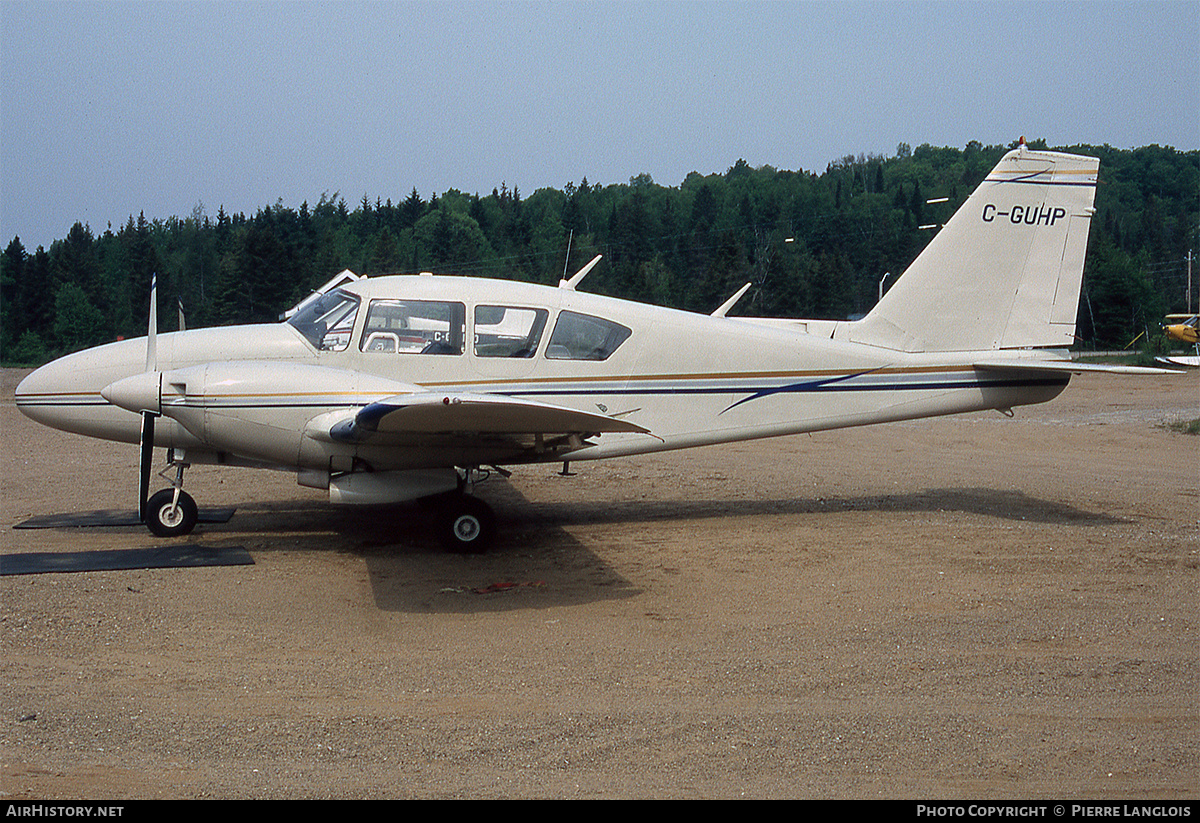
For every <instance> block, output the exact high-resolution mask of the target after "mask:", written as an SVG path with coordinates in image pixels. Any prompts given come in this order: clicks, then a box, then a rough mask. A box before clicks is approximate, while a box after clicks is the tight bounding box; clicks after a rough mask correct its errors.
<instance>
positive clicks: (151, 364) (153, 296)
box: [146, 272, 158, 371]
mask: <svg viewBox="0 0 1200 823" xmlns="http://www.w3.org/2000/svg"><path fill="white" fill-rule="evenodd" d="M157 365H158V274H157V272H156V273H155V274H152V275H150V328H149V329H148V330H147V332H146V371H157V369H156V366H157Z"/></svg>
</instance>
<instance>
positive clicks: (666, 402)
mask: <svg viewBox="0 0 1200 823" xmlns="http://www.w3.org/2000/svg"><path fill="white" fill-rule="evenodd" d="M1098 167H1099V162H1098V160H1096V159H1095V158H1091V157H1082V156H1076V155H1070V154H1061V153H1052V152H1035V151H1030V150H1028V149H1026V148H1025V146H1024V144H1022V145H1021V147H1020V148H1019V149H1016V150H1014V151H1011V152H1009V153H1008V154H1007V155H1005V157H1004V158H1003V159H1002V160H1001V161H1000V162H999V164H998V165H997V166H996V167H995V169H993V170H992V172H991V173H990V174H989V175H988V176H987V178H986V179H985V180H984V181H983V182H982V183H981V184H980V186H979V187H978V188H977V189H976V190H975V192H974V193H973V194H972V195H971V196H970V197H969V198H968V199H967V201H966V202H965V203H964V204H963V206H962V207H961V208H960V209H959V210H958V211H957V213H956V214H955V215H954V216H953V218H952V219H951V220H950V221H949V222H948V223H947V224H946V225H945V227H944V228H943V229H942V230H941V231H940V232H939V233H938V235H937V236H936V237H935V238H934V239H933V240H932V241H931V242H930V243H929V245H928V247H927V248H926V249H925V250H924V251H923V252H922V253H921V254H920V256H919V257H918V258H917V259H916V260H915V261H914V262H913V263H912V265H911V266H910V267H909V268H908V270H907V271H906V272H905V273H904V275H903V276H902V277H900V278H899V279H898V280H897V281H896V283H895V285H894V286H893V287H892V288H891V289H890V290H889V291H888V292H887V293H886V294H885V295H884V296H883V298H882V299H881V300H880V301H879V303H878V304H877V305H876V306H875V308H874V309H873V310H872V311H871V312H870V313H869V314H867V315H866V316H865V317H864V318H862V319H861V320H856V321H824V320H781V319H770V320H768V319H750V318H731V317H726V316H725V313H726V312H727V311H728V309H729V308H730V306H731V304H732V302H733V301H732V300H731V301H730V302H727V303H726V304H725V305H724V306H722V307H721V308H720V309H718V310H717V311H716V312H714V313H713V314H712V315H700V314H694V313H690V312H684V311H678V310H673V309H667V308H661V307H656V306H649V305H644V304H639V303H633V302H629V301H624V300H618V299H613V298H609V297H602V296H597V295H592V294H587V293H584V292H580V291H578V290H577V289H576V286H577V284H578V283H579V281H580V280H581V279H582V277H583V276H584V275H585V274H586V273H587V270H588V269H589V268H590V267H591V266H592V265H594V264H595V263H596V261H595V260H593V261H592V263H591V264H589V266H588V267H586V268H585V269H584V270H583V271H581V272H579V273H578V274H577V275H576V276H575V277H573V278H571V279H570V280H566V281H563V282H562V283H560V284H559V286H558V287H557V288H555V287H553V286H541V285H532V284H528V283H518V282H510V281H497V280H487V279H482V278H467V277H440V276H423V275H405V276H389V277H377V278H357V277H356V276H354V275H351V274H349V273H344V275H343V276H341V277H340V278H339V279H337V280H338V282H340V283H341V285H338V286H336V287H333V288H330V289H329V290H327V291H325V292H324V293H322V294H320V295H316V296H314V297H311V298H309V299H308V300H307V301H305V303H302V304H301V305H300V306H299V307H297V310H296V311H294V313H290V316H289V317H288V319H287V320H286V321H285V322H283V323H279V324H268V325H255V326H241V327H233V328H206V329H195V330H189V331H186V332H175V333H164V334H161V335H159V334H156V332H155V329H154V319H153V318H154V314H155V313H154V312H153V311H152V312H151V329H150V334H149V335H148V336H147V337H146V338H142V339H138V340H127V341H122V342H117V343H111V344H108V345H104V346H99V347H97V348H94V349H90V350H87V351H83V352H79V353H77V354H72V355H68V356H66V357H63V358H61V359H59V360H56V361H54V362H52V363H50V364H48V365H46V366H43V367H42V368H40V369H38V370H36V371H35V372H33V373H32V374H31V375H29V376H28V377H27V378H26V379H25V380H24V381H23V382H22V383H21V384H20V386H19V387H18V388H17V392H16V401H17V405H18V407H19V408H20V409H21V411H22V412H24V413H25V414H26V415H28V416H29V417H31V418H33V419H34V420H37V421H39V422H41V423H44V424H46V425H48V426H52V427H55V428H58V429H62V430H65V431H69V432H76V433H79V434H83V435H86V436H89V437H98V438H105V439H109V440H118V441H124V442H130V443H139V442H140V443H141V455H142V460H141V482H140V490H139V501H140V504H141V505H140V513H141V515H142V519H143V520H144V521H145V522H146V523H147V524H148V525H149V527H150V529H151V530H152V531H153V532H154V533H155V534H159V535H166V536H171V535H181V534H186V533H188V532H190V531H191V530H192V528H193V526H194V525H195V523H196V518H197V508H196V504H195V502H194V501H193V500H192V498H191V497H190V496H189V495H188V494H187V493H186V492H184V491H183V489H182V486H183V472H184V469H185V468H186V467H187V466H188V465H191V464H196V463H217V464H224V465H229V466H254V467H269V468H279V469H286V470H289V471H295V472H296V473H297V478H298V482H299V483H300V484H301V485H304V486H311V487H315V488H320V489H326V490H328V494H329V499H330V500H331V501H333V502H335V503H362V504H372V503H396V502H402V501H409V500H415V499H419V498H430V497H438V498H439V499H441V500H442V501H443V502H444V504H445V507H444V508H445V511H446V512H447V516H446V518H445V525H444V530H445V531H444V533H445V536H446V539H447V540H448V542H449V543H450V545H451V546H453V547H456V548H458V549H460V550H476V549H478V548H481V547H482V546H484V545H485V544H486V543H487V541H488V539H489V538H490V536H491V533H492V531H493V528H494V526H493V517H492V514H491V512H490V510H489V509H488V508H487V506H486V505H485V504H483V503H482V502H481V501H479V500H478V499H477V498H475V497H473V496H471V495H470V494H468V493H467V492H468V491H469V490H470V487H471V485H472V481H473V479H474V478H475V476H476V474H475V472H476V470H478V469H480V468H482V467H497V468H499V467H505V466H514V465H518V464H530V463H552V462H553V463H565V462H566V461H581V460H596V459H600V458H608V457H619V456H624V455H635V454H643V453H646V452H653V451H660V450H666V449H682V448H687V447H692V446H707V445H712V444H717V443H727V442H731V441H738V440H747V439H751V438H762V437H773V436H778V435H788V434H797V433H801V432H813V431H819V430H823V429H835V428H841V427H847V426H863V425H868V424H872V423H886V422H890V421H896V420H908V419H914V418H921V417H930V416H934V415H945V414H956V413H961V412H970V411H978V410H982V409H999V410H1001V411H1004V412H1008V411H1009V410H1011V409H1012V407H1014V406H1019V405H1024V404H1029V403H1041V402H1045V401H1047V400H1050V399H1051V398H1053V397H1055V396H1056V395H1058V394H1059V392H1061V391H1062V390H1063V389H1064V388H1065V387H1066V385H1067V382H1068V380H1069V378H1070V375H1071V373H1073V372H1081V371H1087V370H1117V371H1136V370H1135V369H1132V368H1125V369H1120V368H1117V369H1112V368H1109V367H1104V366H1084V365H1081V364H1078V363H1073V362H1071V360H1070V358H1069V355H1068V353H1067V347H1068V346H1069V345H1070V344H1071V342H1072V340H1073V335H1074V332H1075V318H1076V312H1077V308H1078V304H1079V293H1080V284H1081V280H1082V274H1083V260H1084V252H1085V249H1086V247H1087V237H1088V227H1089V223H1090V220H1091V217H1092V214H1093V207H1092V204H1093V198H1094V195H1095V190H1096V178H1097V171H1098ZM155 447H165V448H166V449H167V461H168V466H167V469H166V470H164V472H163V475H164V476H168V475H170V474H171V472H172V471H173V473H174V474H173V477H172V478H171V483H172V487H171V488H168V489H164V490H163V491H161V492H159V493H157V494H155V495H154V496H153V497H150V498H149V500H147V495H148V491H149V479H150V473H151V459H152V458H151V456H152V454H153V449H154V448H155ZM501 471H504V470H503V469H501Z"/></svg>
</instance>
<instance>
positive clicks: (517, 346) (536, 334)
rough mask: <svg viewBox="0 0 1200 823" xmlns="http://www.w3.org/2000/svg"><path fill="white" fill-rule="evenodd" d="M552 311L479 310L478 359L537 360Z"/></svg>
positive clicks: (509, 307)
mask: <svg viewBox="0 0 1200 823" xmlns="http://www.w3.org/2000/svg"><path fill="white" fill-rule="evenodd" d="M549 317H550V312H548V311H547V310H546V309H525V308H520V307H517V306H476V307H475V356H476V357H526V358H527V357H533V355H534V352H536V351H537V347H538V343H540V342H541V341H542V331H543V330H545V328H546V320H547V319H548V318H549Z"/></svg>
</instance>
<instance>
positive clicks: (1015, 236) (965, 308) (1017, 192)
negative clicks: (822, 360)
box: [836, 145, 1100, 352]
mask: <svg viewBox="0 0 1200 823" xmlns="http://www.w3.org/2000/svg"><path fill="white" fill-rule="evenodd" d="M1099 166H1100V161H1099V160H1098V159H1096V158H1094V157H1083V156H1079V155H1073V154H1059V153H1054V152H1035V151H1029V150H1028V149H1026V148H1025V146H1024V145H1022V146H1021V147H1020V148H1019V149H1016V150H1014V151H1011V152H1009V153H1008V154H1006V155H1005V156H1004V157H1003V159H1001V160H1000V163H999V164H998V165H997V166H996V167H995V168H994V169H992V171H991V173H990V174H989V175H988V176H987V178H986V179H985V180H984V181H983V182H982V183H981V184H980V185H979V188H977V189H976V190H975V191H974V192H973V193H972V194H971V196H970V197H969V198H967V201H966V202H965V203H964V204H963V205H962V207H961V208H960V209H959V210H958V211H957V212H955V214H954V216H953V217H952V218H951V219H950V222H948V223H947V224H946V225H945V226H944V227H943V228H942V229H941V231H940V232H939V233H938V235H937V236H936V237H934V239H933V240H932V241H931V242H930V244H929V245H928V246H927V247H926V248H925V250H924V251H922V252H921V254H920V255H919V256H918V257H917V259H916V260H914V261H913V263H912V265H911V266H909V267H908V269H907V270H906V271H905V272H904V274H903V276H901V277H900V279H899V280H897V281H896V283H895V285H894V286H892V288H891V289H890V290H889V291H888V293H887V294H886V295H884V297H883V299H882V300H880V301H879V304H878V305H876V306H875V308H874V309H873V310H872V311H871V312H870V313H869V314H868V315H867V316H866V317H864V318H863V319H862V320H860V321H858V322H856V323H849V324H845V325H844V326H843V327H842V328H841V329H839V331H841V332H842V334H837V335H836V336H838V337H843V336H844V337H845V338H846V339H850V340H853V341H855V342H860V343H869V344H872V345H876V346H884V347H887V348H891V349H897V350H900V351H910V352H918V351H980V350H990V349H1012V348H1030V347H1058V348H1065V347H1067V346H1069V345H1070V344H1071V342H1072V340H1073V337H1074V334H1075V315H1076V312H1077V310H1078V307H1079V290H1080V285H1081V283H1082V280H1083V258H1084V253H1085V251H1086V250H1087V237H1088V228H1089V225H1090V222H1091V217H1092V214H1093V211H1094V209H1093V207H1092V203H1093V201H1094V198H1095V194H1096V175H1097V170H1098V169H1099Z"/></svg>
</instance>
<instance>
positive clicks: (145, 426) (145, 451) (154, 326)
mask: <svg viewBox="0 0 1200 823" xmlns="http://www.w3.org/2000/svg"><path fill="white" fill-rule="evenodd" d="M146 372H147V373H148V374H153V375H155V376H156V377H159V379H160V380H161V376H159V375H158V274H157V272H156V273H154V274H152V275H150V322H149V325H148V328H147V330H146ZM156 417H158V413H157V412H154V411H151V410H149V409H142V434H141V437H140V438H139V439H138V448H139V454H138V458H139V461H138V466H139V472H138V519H139V520H140V521H142V522H143V523H145V522H146V501H147V500H149V498H150V472H151V470H152V469H153V463H154V418H156Z"/></svg>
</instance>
